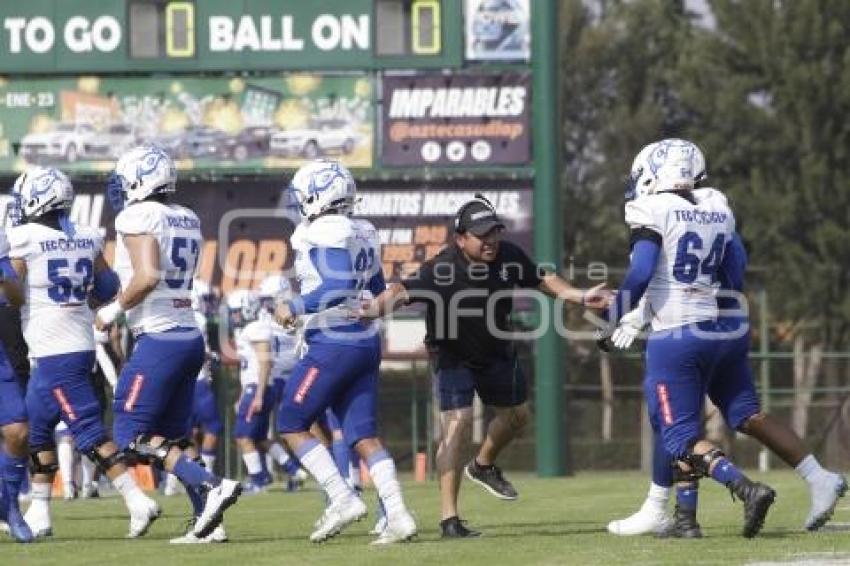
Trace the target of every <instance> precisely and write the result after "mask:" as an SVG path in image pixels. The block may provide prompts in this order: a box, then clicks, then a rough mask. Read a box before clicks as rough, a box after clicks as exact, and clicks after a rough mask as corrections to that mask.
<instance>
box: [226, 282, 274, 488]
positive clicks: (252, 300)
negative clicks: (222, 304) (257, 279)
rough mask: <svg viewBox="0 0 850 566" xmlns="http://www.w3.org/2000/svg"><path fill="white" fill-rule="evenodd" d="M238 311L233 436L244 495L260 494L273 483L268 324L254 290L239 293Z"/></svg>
mask: <svg viewBox="0 0 850 566" xmlns="http://www.w3.org/2000/svg"><path fill="white" fill-rule="evenodd" d="M239 298H240V305H239V310H240V313H241V319H242V322H243V323H244V324H245V326H244V327H242V329H241V331H240V332H239V333H238V336H237V337H236V352H237V354H238V356H239V381H240V383H241V385H242V393H241V395H240V396H239V402H238V405H237V410H236V426H235V429H234V436H235V437H236V444H237V445H238V446H239V450H240V452H242V461H243V462H244V463H245V468H246V469H247V470H248V475H249V477H250V480H249V481H248V482H247V483H246V484H245V485H244V490H245V492H246V493H259V492H261V491H263V490H264V488H265V487H266V486H267V485H269V484H270V483H271V482H272V477H271V474H269V472H268V470H267V469H266V467H265V463H264V461H263V453H265V451H266V449H267V444H268V434H269V414H270V413H271V409H272V405H273V404H274V394H273V393H272V389H271V386H270V383H269V381H270V380H269V376H270V375H271V369H272V354H271V339H272V336H271V325H270V324H269V320H268V319H267V318H265V317H262V318H261V317H260V311H261V310H262V305H261V304H260V296H259V294H258V293H257V292H256V291H245V292H243V293H240V295H239Z"/></svg>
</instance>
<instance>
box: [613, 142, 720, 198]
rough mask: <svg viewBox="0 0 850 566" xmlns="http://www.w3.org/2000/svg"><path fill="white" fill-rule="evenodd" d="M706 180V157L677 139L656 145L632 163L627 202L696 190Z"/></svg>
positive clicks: (643, 152) (695, 147)
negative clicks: (657, 194)
mask: <svg viewBox="0 0 850 566" xmlns="http://www.w3.org/2000/svg"><path fill="white" fill-rule="evenodd" d="M706 177H707V174H706V170H705V156H704V155H703V153H702V151H701V150H700V148H699V147H697V146H696V144H694V143H692V142H689V141H687V140H682V139H678V138H669V139H665V140H661V141H658V142H653V143H651V144H649V145H647V146H645V147H644V148H643V149H641V150H640V152H639V153H638V154H637V156H636V157H635V159H634V162H633V163H632V169H631V173H630V174H629V178H628V180H627V182H626V195H625V196H626V200H627V201H629V200H633V199H636V198H639V197H642V196H644V195H648V194H653V193H660V192H663V191H677V190H686V189H693V188H694V186H695V185H696V183H698V182H699V181H702V180H703V179H705V178H706Z"/></svg>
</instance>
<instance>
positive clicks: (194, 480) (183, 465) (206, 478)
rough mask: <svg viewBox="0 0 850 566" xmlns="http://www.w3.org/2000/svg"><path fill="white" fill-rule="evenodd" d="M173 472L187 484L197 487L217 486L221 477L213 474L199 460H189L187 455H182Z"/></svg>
mask: <svg viewBox="0 0 850 566" xmlns="http://www.w3.org/2000/svg"><path fill="white" fill-rule="evenodd" d="M171 473H172V474H174V475H175V476H177V477H178V478H180V481H181V482H183V485H185V486H192V487H195V488H203V487H216V486H217V485H218V484H220V483H221V479H220V478H218V477H216V476H214V475H212V474H211V473H209V472H208V471H207V470H205V469H204V467H203V466H201V465H199V464H198V463H197V462H193V461H191V460H189V459H188V458H187V457H186V456H180V459H178V460H177V463H176V464H174V469H173V470H171Z"/></svg>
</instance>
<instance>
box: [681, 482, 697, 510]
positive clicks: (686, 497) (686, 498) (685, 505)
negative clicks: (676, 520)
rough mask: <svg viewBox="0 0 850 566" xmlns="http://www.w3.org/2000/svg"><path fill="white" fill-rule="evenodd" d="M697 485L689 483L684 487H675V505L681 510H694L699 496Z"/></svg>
mask: <svg viewBox="0 0 850 566" xmlns="http://www.w3.org/2000/svg"><path fill="white" fill-rule="evenodd" d="M698 488H699V484H697V483H696V482H693V483H689V484H688V485H686V486H682V485H677V486H676V504H677V505H678V506H679V507H681V508H682V509H696V508H697V499H698V496H699V489H698Z"/></svg>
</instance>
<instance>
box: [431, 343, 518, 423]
mask: <svg viewBox="0 0 850 566" xmlns="http://www.w3.org/2000/svg"><path fill="white" fill-rule="evenodd" d="M436 381H437V383H436V386H437V390H438V391H439V393H440V410H441V411H449V410H452V409H463V408H466V407H471V406H472V398H473V396H474V394H475V393H478V396H479V397H481V402H482V403H484V404H485V405H490V406H493V407H516V406H517V405H522V404H523V403H525V401H526V400H527V399H528V386H527V384H526V381H525V375H524V374H523V373H522V369H520V367H519V360H518V359H517V357H516V356H512V357H509V358H503V359H499V360H496V361H494V362H493V363H492V364H490V365H489V366H486V367H483V368H480V369H479V368H476V369H473V368H469V367H466V366H461V365H459V366H456V367H444V368H440V369H438V370H437V373H436Z"/></svg>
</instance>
